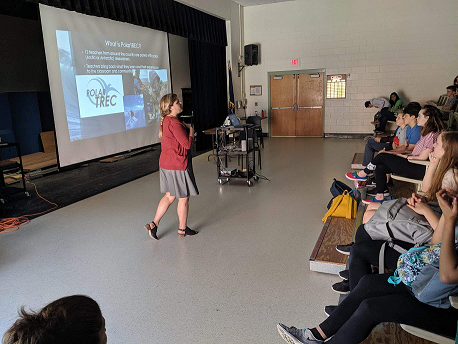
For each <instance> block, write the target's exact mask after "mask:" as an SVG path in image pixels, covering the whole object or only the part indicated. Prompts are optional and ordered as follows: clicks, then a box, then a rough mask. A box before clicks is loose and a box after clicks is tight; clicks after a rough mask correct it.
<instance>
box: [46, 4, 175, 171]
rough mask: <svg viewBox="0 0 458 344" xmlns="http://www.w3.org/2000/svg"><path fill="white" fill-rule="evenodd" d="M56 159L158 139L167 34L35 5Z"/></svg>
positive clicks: (70, 160)
mask: <svg viewBox="0 0 458 344" xmlns="http://www.w3.org/2000/svg"><path fill="white" fill-rule="evenodd" d="M40 15H41V24H42V30H43V40H44V45H45V52H46V63H47V67H48V76H49V86H50V90H51V99H52V105H53V112H54V122H55V128H56V138H57V145H58V154H59V165H60V166H68V165H72V164H75V163H78V162H83V161H88V160H92V159H96V158H99V157H103V156H107V155H111V154H115V153H119V152H123V151H127V150H131V149H135V148H139V147H143V146H146V145H150V144H153V143H157V142H159V138H158V132H159V123H160V112H159V100H160V99H161V97H162V96H163V95H164V94H166V93H169V92H170V90H171V83H170V65H169V49H168V41H167V34H166V33H165V32H161V31H156V30H152V29H147V28H143V27H139V26H135V25H131V24H127V23H121V22H116V21H113V20H110V19H105V18H99V17H93V16H88V15H85V14H79V13H76V12H71V11H67V10H63V9H58V8H54V7H49V6H46V5H42V4H40Z"/></svg>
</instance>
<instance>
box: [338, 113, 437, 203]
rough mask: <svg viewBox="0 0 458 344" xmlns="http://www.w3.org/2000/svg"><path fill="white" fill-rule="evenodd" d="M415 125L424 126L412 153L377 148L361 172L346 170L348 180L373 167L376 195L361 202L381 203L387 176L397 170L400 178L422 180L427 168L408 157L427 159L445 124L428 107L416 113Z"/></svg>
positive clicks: (368, 171)
mask: <svg viewBox="0 0 458 344" xmlns="http://www.w3.org/2000/svg"><path fill="white" fill-rule="evenodd" d="M417 125H418V126H421V127H423V129H422V130H421V139H420V140H419V141H418V142H417V144H416V145H415V147H414V149H413V150H412V153H411V154H396V155H395V154H391V153H392V152H393V151H380V152H381V154H379V155H377V156H376V157H375V158H374V160H372V162H371V163H370V164H369V165H368V166H367V167H366V168H365V169H364V170H362V171H359V172H357V173H347V174H346V177H347V178H348V179H351V180H366V179H367V174H368V173H371V172H372V171H373V168H374V166H375V167H376V168H375V182H376V189H377V194H376V196H375V197H371V198H368V199H365V200H363V201H362V202H363V203H364V204H369V203H372V202H383V201H384V200H385V198H384V194H385V195H386V193H387V192H388V191H387V188H386V184H387V175H388V174H391V173H396V174H398V175H400V176H402V177H406V178H412V179H419V180H421V179H423V177H424V175H425V171H426V166H425V165H419V164H414V163H411V162H410V161H409V160H428V157H429V153H430V152H431V151H432V150H433V144H434V142H435V141H436V139H437V137H438V136H439V133H440V132H441V130H442V129H444V123H443V122H442V120H441V118H440V113H439V110H438V109H436V108H434V107H432V106H428V107H427V108H426V109H423V110H422V111H421V112H420V114H419V116H418V121H417Z"/></svg>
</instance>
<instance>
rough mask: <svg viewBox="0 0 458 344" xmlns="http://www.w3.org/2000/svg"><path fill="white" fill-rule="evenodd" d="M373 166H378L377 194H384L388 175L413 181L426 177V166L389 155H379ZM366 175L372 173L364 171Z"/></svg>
mask: <svg viewBox="0 0 458 344" xmlns="http://www.w3.org/2000/svg"><path fill="white" fill-rule="evenodd" d="M372 164H373V165H376V166H377V167H376V169H375V183H376V184H377V186H376V190H377V193H383V192H384V191H385V189H386V175H387V174H390V173H396V174H398V175H400V176H401V177H406V178H412V179H423V177H424V176H425V171H426V166H425V165H419V164H414V163H411V162H410V161H409V160H408V159H406V158H403V157H400V156H397V155H393V154H387V153H381V154H378V155H377V156H376V157H375V158H374V159H373V160H372ZM364 171H365V172H366V173H371V172H372V171H370V170H368V169H367V168H366V169H364Z"/></svg>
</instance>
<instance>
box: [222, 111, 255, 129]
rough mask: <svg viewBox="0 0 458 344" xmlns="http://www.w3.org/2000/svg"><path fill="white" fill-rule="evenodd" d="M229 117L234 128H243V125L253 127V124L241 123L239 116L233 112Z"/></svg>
mask: <svg viewBox="0 0 458 344" xmlns="http://www.w3.org/2000/svg"><path fill="white" fill-rule="evenodd" d="M227 119H229V122H230V123H231V127H234V128H243V127H251V126H252V125H251V124H241V123H240V121H239V119H238V118H237V116H236V115H234V114H231V115H229V116H227ZM227 119H226V120H227ZM225 123H226V121H225Z"/></svg>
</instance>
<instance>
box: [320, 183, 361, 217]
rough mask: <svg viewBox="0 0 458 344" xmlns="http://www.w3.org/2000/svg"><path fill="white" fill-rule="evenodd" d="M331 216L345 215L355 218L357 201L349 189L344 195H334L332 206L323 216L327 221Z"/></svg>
mask: <svg viewBox="0 0 458 344" xmlns="http://www.w3.org/2000/svg"><path fill="white" fill-rule="evenodd" d="M329 216H334V217H345V218H347V219H354V218H355V217H356V201H355V199H354V198H353V197H351V196H350V194H349V193H348V191H347V190H345V191H344V192H343V194H342V195H339V196H337V197H334V199H333V200H332V205H331V208H329V210H328V211H327V212H326V214H325V215H324V217H323V222H326V220H327V219H328V217H329Z"/></svg>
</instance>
